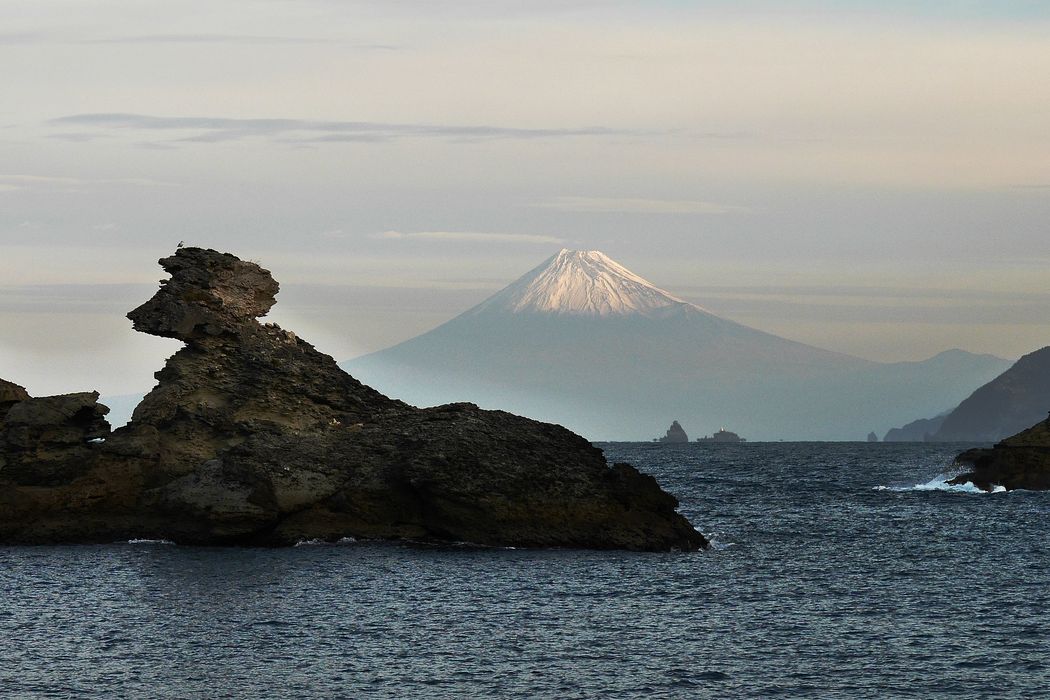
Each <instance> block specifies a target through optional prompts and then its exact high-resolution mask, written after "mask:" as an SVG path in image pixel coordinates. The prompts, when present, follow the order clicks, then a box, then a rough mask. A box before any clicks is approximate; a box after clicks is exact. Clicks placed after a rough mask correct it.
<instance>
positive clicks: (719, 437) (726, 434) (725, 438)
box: [696, 426, 747, 443]
mask: <svg viewBox="0 0 1050 700" xmlns="http://www.w3.org/2000/svg"><path fill="white" fill-rule="evenodd" d="M696 441H697V442H724V443H736V442H747V440H746V439H744V438H742V437H740V436H739V435H737V434H736V433H734V432H733V431H732V430H726V429H725V426H723V427H721V428H719V429H718V432H717V433H715V434H714V435H710V436H704V437H702V438H697V439H696Z"/></svg>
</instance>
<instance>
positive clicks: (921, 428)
mask: <svg viewBox="0 0 1050 700" xmlns="http://www.w3.org/2000/svg"><path fill="white" fill-rule="evenodd" d="M947 417H948V414H947V413H944V414H942V415H939V416H934V417H933V418H919V419H918V420H913V421H912V422H911V423H907V424H905V425H903V426H901V427H900V428H890V430H889V431H888V432H887V433H886V437H884V438H883V439H882V441H883V442H927V441H929V440H930V439H931V438H932V437H933V434H934V433H936V432H937V431H938V430H939V429H940V427H941V424H942V423H944V419H945V418H947Z"/></svg>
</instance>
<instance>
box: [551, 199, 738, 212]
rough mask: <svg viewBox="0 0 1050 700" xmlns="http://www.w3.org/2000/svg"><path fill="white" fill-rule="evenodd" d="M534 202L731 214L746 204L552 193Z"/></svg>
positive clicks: (587, 208)
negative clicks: (548, 196)
mask: <svg viewBox="0 0 1050 700" xmlns="http://www.w3.org/2000/svg"><path fill="white" fill-rule="evenodd" d="M535 206H537V207H541V208H544V209H558V210H559V211H576V212H588V213H618V214H733V213H741V212H747V211H749V210H748V209H747V207H740V206H733V205H729V204H719V203H716V202H705V201H701V200H693V199H637V198H616V197H555V198H554V199H550V200H547V201H544V202H539V203H538V204H536V205H535Z"/></svg>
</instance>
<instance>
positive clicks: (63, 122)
mask: <svg viewBox="0 0 1050 700" xmlns="http://www.w3.org/2000/svg"><path fill="white" fill-rule="evenodd" d="M49 123H50V124H51V125H53V126H61V127H70V126H72V127H77V128H79V129H109V130H112V131H116V132H124V131H152V132H170V133H172V134H173V135H174V134H178V133H179V132H196V133H192V134H190V135H183V136H178V137H177V138H175V139H173V141H183V142H186V141H189V142H197V143H217V142H222V141H237V140H241V139H245V138H251V137H263V138H271V139H278V138H280V139H283V140H285V141H289V140H290V141H295V142H300V143H310V142H331V141H387V140H392V139H399V138H442V139H448V140H458V141H489V140H496V139H519V140H520V139H549V138H566V137H588V136H623V135H636V136H637V135H644V133H645V132H640V131H634V130H625V129H611V128H608V127H603V126H584V127H572V128H553V129H539V128H520V127H503V126H487V125H475V126H461V125H449V124H406V123H398V122H364V121H313V120H306V119H231V118H226V117H158V116H152V115H146V114H125V113H113V114H73V115H69V116H65V117H59V118H57V119H52V120H51V121H50V122H49Z"/></svg>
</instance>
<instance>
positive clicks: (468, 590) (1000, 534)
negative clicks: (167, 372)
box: [0, 443, 1050, 698]
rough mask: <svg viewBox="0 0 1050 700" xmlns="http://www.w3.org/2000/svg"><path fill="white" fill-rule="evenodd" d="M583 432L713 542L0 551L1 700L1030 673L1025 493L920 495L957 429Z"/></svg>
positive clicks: (1047, 675) (911, 680)
mask: <svg viewBox="0 0 1050 700" xmlns="http://www.w3.org/2000/svg"><path fill="white" fill-rule="evenodd" d="M604 447H605V448H606V451H607V454H608V455H609V456H610V457H611V458H613V459H616V460H627V461H631V462H634V463H635V464H637V465H638V466H640V467H641V468H643V469H644V470H646V471H649V472H652V473H654V474H656V475H657V476H658V478H659V479H660V481H661V482H662V483H663V484H664V485H665V487H667V488H668V489H669V490H671V491H673V492H675V493H676V494H678V495H679V496H680V498H681V501H682V510H683V512H685V513H686V514H687V515H688V516H689V517H690V518H691V519H692V520H693V522H694V523H697V524H698V525H699V527H700V528H701V529H702V530H704V531H705V532H707V533H709V534H711V535H712V536H713V537H714V540H715V543H716V544H715V547H714V548H713V549H712V550H711V551H709V552H706V553H697V554H681V553H672V554H633V553H626V552H582V551H524V550H494V549H469V548H419V547H409V546H399V545H380V544H362V543H356V544H347V545H341V546H334V545H332V546H302V547H297V548H294V549H287V550H231V549H210V548H184V547H176V546H171V545H164V544H145V543H143V544H114V545H109V546H99V547H45V548H21V547H14V548H0V584H2V585H0V696H2V697H5V698H6V697H16V698H22V697H26V698H34V697H71V698H73V697H75V698H109V697H135V698H169V697H170V698H214V697H243V698H256V697H325V698H327V697H347V698H362V697H389V698H402V697H448V698H462V697H518V698H534V697H567V698H574V697H579V698H584V697H586V698H591V697H599V696H609V697H684V698H698V697H712V698H726V697H777V696H779V697H841V698H888V697H914V698H938V697H944V698H960V697H996V698H1000V697H1031V698H1037V697H1046V695H1047V693H1048V692H1050V614H1048V612H1047V611H1048V608H1050V551H1048V550H1050V547H1048V544H1047V536H1046V533H1047V524H1048V520H1050V494H1048V493H1025V492H1014V493H995V494H975V493H968V492H966V491H965V490H961V489H956V490H943V489H944V487H943V486H942V485H939V482H938V481H937V480H936V479H934V477H936V476H937V475H938V474H939V473H942V472H943V471H944V468H945V466H946V465H947V464H948V463H949V462H950V459H951V456H952V455H953V454H955V453H956V452H957V451H958V447H957V446H955V447H945V446H936V445H889V444H876V445H866V444H790V443H785V444H748V445H740V446H714V447H712V446H702V445H696V444H694V445H687V446H682V447H674V446H657V445H627V444H613V445H605V446H604ZM919 484H923V485H925V486H924V487H923V488H921V489H914V488H912V487H914V486H915V485H919ZM880 486H881V487H890V488H881V489H878V488H876V487H880Z"/></svg>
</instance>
